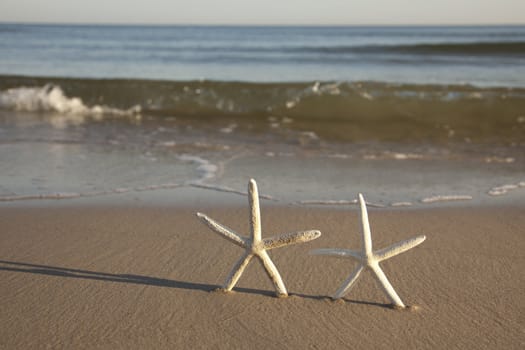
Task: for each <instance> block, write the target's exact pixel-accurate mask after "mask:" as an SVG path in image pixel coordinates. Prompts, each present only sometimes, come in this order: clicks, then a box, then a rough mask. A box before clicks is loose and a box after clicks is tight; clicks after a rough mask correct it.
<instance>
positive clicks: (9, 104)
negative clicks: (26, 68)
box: [0, 84, 140, 116]
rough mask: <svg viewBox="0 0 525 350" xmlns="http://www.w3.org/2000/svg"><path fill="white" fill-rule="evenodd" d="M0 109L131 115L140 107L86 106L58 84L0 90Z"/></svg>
mask: <svg viewBox="0 0 525 350" xmlns="http://www.w3.org/2000/svg"><path fill="white" fill-rule="evenodd" d="M0 109H5V110H15V111H24V112H55V113H59V114H73V115H82V116H89V115H94V116H96V115H104V114H111V115H132V114H137V113H140V107H139V106H135V107H131V108H129V109H126V110H122V109H118V108H111V107H107V106H101V105H93V106H86V104H84V102H83V101H82V99H81V98H80V97H68V96H66V94H65V93H64V91H63V90H62V88H61V87H60V86H57V85H54V84H45V85H44V86H41V87H14V88H10V89H7V90H4V91H1V92H0Z"/></svg>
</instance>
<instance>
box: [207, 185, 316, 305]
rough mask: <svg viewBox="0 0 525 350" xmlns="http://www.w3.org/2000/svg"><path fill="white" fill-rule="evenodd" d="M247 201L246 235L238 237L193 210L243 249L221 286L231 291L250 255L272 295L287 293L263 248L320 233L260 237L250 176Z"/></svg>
mask: <svg viewBox="0 0 525 350" xmlns="http://www.w3.org/2000/svg"><path fill="white" fill-rule="evenodd" d="M248 202H249V205H250V236H249V237H246V236H241V235H240V234H238V233H236V232H235V231H233V230H232V229H230V228H228V227H226V226H223V225H221V224H219V223H218V222H216V221H214V220H213V219H210V218H209V217H207V216H206V215H204V214H202V213H197V216H198V217H199V218H200V219H201V220H202V221H203V222H204V223H205V224H206V225H207V226H208V227H209V228H210V229H212V230H213V231H215V232H216V233H218V234H219V235H221V237H224V238H226V239H227V240H229V241H231V242H232V243H234V244H236V245H238V246H240V247H242V248H244V249H245V251H244V254H243V255H242V256H241V258H240V259H239V260H238V261H237V262H236V263H235V265H234V266H233V268H232V270H231V271H230V274H229V275H228V277H227V278H226V282H225V283H224V285H223V286H222V289H223V290H224V291H227V292H229V291H231V290H232V288H233V287H234V286H235V284H236V283H237V281H238V280H239V278H240V277H241V275H242V273H243V271H244V269H245V268H246V266H248V263H249V262H250V261H251V260H252V258H253V257H257V258H259V260H260V261H261V263H262V265H263V267H264V269H265V271H266V272H267V274H268V276H269V277H270V279H271V280H272V282H273V284H274V286H275V291H276V295H277V296H278V297H286V296H288V292H287V291H286V287H285V286H284V283H283V280H282V278H281V275H280V274H279V271H278V270H277V268H276V267H275V265H274V263H273V261H272V260H271V259H270V256H269V255H268V253H267V250H270V249H275V248H280V247H284V246H287V245H290V244H295V243H303V242H308V241H311V240H314V239H316V238H318V237H319V236H321V232H320V231H317V230H309V231H302V232H293V233H287V234H282V235H279V236H275V237H271V238H265V239H262V238H261V232H262V231H261V212H260V208H259V192H258V190H257V183H256V182H255V180H254V179H250V182H249V183H248Z"/></svg>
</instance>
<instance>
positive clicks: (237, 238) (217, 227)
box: [197, 213, 247, 248]
mask: <svg viewBox="0 0 525 350" xmlns="http://www.w3.org/2000/svg"><path fill="white" fill-rule="evenodd" d="M197 216H198V217H199V219H201V220H202V222H204V223H205V224H206V225H207V226H208V227H209V228H211V229H212V230H213V231H215V232H217V233H218V234H220V235H221V236H222V237H224V238H226V239H227V240H229V241H231V242H233V243H235V244H237V245H238V246H240V247H243V248H246V246H247V240H246V238H244V237H242V236H241V235H239V234H238V233H236V232H235V231H233V230H232V229H230V228H227V227H226V226H223V225H221V224H219V223H218V222H217V221H215V220H213V219H211V218H209V217H207V216H206V215H204V214H202V213H197Z"/></svg>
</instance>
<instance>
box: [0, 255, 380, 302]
mask: <svg viewBox="0 0 525 350" xmlns="http://www.w3.org/2000/svg"><path fill="white" fill-rule="evenodd" d="M0 271H9V272H21V273H30V274H36V275H47V276H54V277H65V278H77V279H86V280H94V281H103V282H117V283H130V284H139V285H148V286H155V287H164V288H176V289H186V290H200V291H203V292H214V291H215V290H217V289H218V288H219V287H220V286H218V285H213V284H205V283H195V282H186V281H177V280H171V279H166V278H158V277H151V276H143V275H134V274H114V273H107V272H97V271H89V270H81V269H72V268H66V267H58V266H49V265H39V264H31V263H24V262H15V261H6V260H0ZM233 291H234V292H237V293H245V294H256V295H264V296H268V297H272V298H273V297H275V293H274V292H273V291H271V290H262V289H255V288H246V287H235V288H234V289H233ZM290 296H291V297H299V298H304V299H312V300H318V301H320V300H331V297H329V296H321V295H308V294H302V293H290ZM345 301H346V302H349V303H355V304H365V305H375V306H382V307H390V305H389V304H379V303H373V302H366V301H356V300H349V299H345Z"/></svg>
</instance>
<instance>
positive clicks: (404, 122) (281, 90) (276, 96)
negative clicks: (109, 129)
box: [0, 76, 525, 142]
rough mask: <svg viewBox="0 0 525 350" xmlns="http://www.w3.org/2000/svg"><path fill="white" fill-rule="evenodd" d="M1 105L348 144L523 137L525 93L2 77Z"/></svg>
mask: <svg viewBox="0 0 525 350" xmlns="http://www.w3.org/2000/svg"><path fill="white" fill-rule="evenodd" d="M0 110H15V111H31V112H52V113H60V114H71V115H89V116H101V115H115V116H121V115H124V116H126V115H128V116H129V115H136V114H139V113H140V114H143V115H149V116H157V117H170V118H172V117H176V118H182V119H184V118H186V120H189V121H190V122H204V123H212V122H213V121H216V120H221V123H222V124H221V125H222V126H221V128H222V129H224V120H225V119H226V120H227V121H226V122H227V123H228V124H227V125H230V126H231V127H229V128H228V129H227V130H226V129H224V130H226V131H225V132H227V131H230V132H231V131H233V130H234V129H235V128H237V127H240V126H242V124H243V123H244V124H245V125H246V124H253V123H260V122H261V121H263V122H265V123H266V122H267V121H271V125H272V127H274V128H280V127H287V128H291V129H294V128H295V129H299V130H303V131H304V130H308V131H312V132H314V133H315V134H316V135H319V136H320V137H321V138H326V137H329V138H331V139H341V140H350V141H356V140H362V139H377V140H391V141H400V140H439V139H443V140H445V139H450V138H457V139H461V140H466V139H469V140H484V139H499V140H504V141H505V142H523V133H524V132H525V122H524V121H525V112H524V111H525V89H523V88H510V87H501V88H498V87H485V88H481V87H476V86H471V85H417V84H394V83H386V82H337V81H332V82H321V81H316V82H297V83H294V82H282V83H248V82H228V81H160V80H157V81H155V80H139V79H75V78H43V77H23V76H0Z"/></svg>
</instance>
